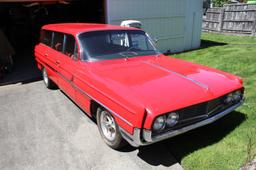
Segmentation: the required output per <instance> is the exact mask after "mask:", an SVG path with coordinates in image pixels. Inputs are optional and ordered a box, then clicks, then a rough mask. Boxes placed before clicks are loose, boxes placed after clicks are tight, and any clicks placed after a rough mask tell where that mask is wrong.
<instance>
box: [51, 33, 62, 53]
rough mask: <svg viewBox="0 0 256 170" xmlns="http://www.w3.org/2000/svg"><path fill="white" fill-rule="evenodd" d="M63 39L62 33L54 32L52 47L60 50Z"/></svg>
mask: <svg viewBox="0 0 256 170" xmlns="http://www.w3.org/2000/svg"><path fill="white" fill-rule="evenodd" d="M63 40H64V34H62V33H59V32H54V37H53V49H55V50H57V51H59V52H62V49H63Z"/></svg>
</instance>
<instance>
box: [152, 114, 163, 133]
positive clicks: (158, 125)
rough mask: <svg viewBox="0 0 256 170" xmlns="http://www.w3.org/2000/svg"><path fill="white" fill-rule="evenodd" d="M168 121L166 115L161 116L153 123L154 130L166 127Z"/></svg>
mask: <svg viewBox="0 0 256 170" xmlns="http://www.w3.org/2000/svg"><path fill="white" fill-rule="evenodd" d="M165 123H166V117H165V116H159V117H158V118H157V119H156V120H155V121H154V124H153V130H155V131H159V130H162V129H164V128H165Z"/></svg>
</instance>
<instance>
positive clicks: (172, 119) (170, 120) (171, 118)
mask: <svg viewBox="0 0 256 170" xmlns="http://www.w3.org/2000/svg"><path fill="white" fill-rule="evenodd" d="M178 121H179V115H178V114H177V113H175V112H172V113H170V114H169V115H168V117H167V119H166V124H167V126H168V127H173V126H175V125H176V124H177V123H178Z"/></svg>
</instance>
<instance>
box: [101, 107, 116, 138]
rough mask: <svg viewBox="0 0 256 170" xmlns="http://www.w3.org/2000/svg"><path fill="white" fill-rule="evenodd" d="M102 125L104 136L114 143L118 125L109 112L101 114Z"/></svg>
mask: <svg viewBox="0 0 256 170" xmlns="http://www.w3.org/2000/svg"><path fill="white" fill-rule="evenodd" d="M100 125H101V130H102V132H103V134H104V136H105V137H106V138H107V139H108V140H109V141H113V140H114V139H115V137H116V124H115V121H114V118H113V117H112V116H111V115H110V114H109V113H108V112H107V111H103V112H102V113H101V115H100Z"/></svg>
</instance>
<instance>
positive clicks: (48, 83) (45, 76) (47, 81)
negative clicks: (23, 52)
mask: <svg viewBox="0 0 256 170" xmlns="http://www.w3.org/2000/svg"><path fill="white" fill-rule="evenodd" d="M42 75H43V80H44V84H45V86H46V87H47V88H48V89H54V88H56V87H57V86H56V84H55V83H54V82H53V81H52V80H51V79H50V78H49V77H48V74H47V71H46V69H45V68H43V69H42Z"/></svg>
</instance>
